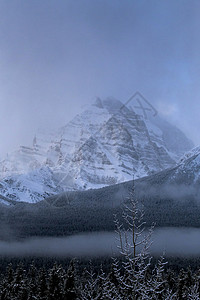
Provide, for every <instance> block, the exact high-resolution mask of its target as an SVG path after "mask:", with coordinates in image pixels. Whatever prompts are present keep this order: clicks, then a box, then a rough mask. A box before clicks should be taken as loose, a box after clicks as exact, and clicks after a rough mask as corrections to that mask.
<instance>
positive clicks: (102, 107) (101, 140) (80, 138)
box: [0, 98, 193, 202]
mask: <svg viewBox="0 0 200 300" xmlns="http://www.w3.org/2000/svg"><path fill="white" fill-rule="evenodd" d="M192 147H193V144H192V142H191V141H190V140H188V139H187V138H186V137H185V135H184V134H183V133H182V132H181V131H180V130H179V129H178V128H176V127H174V126H172V125H171V124H169V123H168V122H166V121H164V120H162V119H161V118H160V117H158V116H155V117H154V116H151V115H150V114H149V115H148V118H147V116H146V114H145V115H144V116H142V115H139V114H138V113H136V112H135V110H134V109H133V107H131V106H127V105H123V104H122V103H121V102H120V101H118V100H116V99H113V98H108V99H106V100H103V101H102V100H100V99H97V100H96V102H95V103H94V104H93V105H91V106H90V107H89V108H88V109H86V110H85V111H83V112H82V113H81V114H80V115H77V116H76V117H75V118H74V119H73V120H72V121H71V122H69V123H68V124H67V125H66V126H64V127H62V128H59V129H58V130H57V131H55V132H52V133H44V132H43V133H42V132H40V133H38V134H37V135H36V136H35V137H34V139H33V145H32V147H20V149H19V150H17V151H15V152H13V153H11V154H9V155H8V156H7V157H6V158H5V159H4V160H2V161H1V162H0V178H1V179H0V194H2V195H3V196H5V197H7V198H9V199H13V200H17V201H26V202H37V201H40V200H42V199H43V198H45V197H47V196H48V195H53V194H57V193H59V192H62V191H64V190H77V189H90V188H99V187H103V186H106V185H111V184H115V183H119V182H124V181H128V180H131V179H133V177H134V178H141V177H143V176H147V175H150V174H153V173H155V172H158V171H161V170H164V169H166V168H170V167H172V166H174V165H175V164H176V161H177V160H178V159H179V158H180V157H181V156H182V155H183V154H184V153H185V152H186V151H188V150H190V149H191V148H192Z"/></svg>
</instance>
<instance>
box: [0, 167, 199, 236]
mask: <svg viewBox="0 0 200 300" xmlns="http://www.w3.org/2000/svg"><path fill="white" fill-rule="evenodd" d="M167 172H168V171H165V172H161V173H160V174H159V176H157V177H156V176H155V175H154V176H152V177H147V178H144V179H142V180H138V181H135V194H134V197H136V198H137V199H138V200H139V202H140V203H142V204H143V206H144V211H145V222H146V226H147V227H148V226H151V225H152V223H155V226H157V227H159V226H163V227H165V226H174V227H175V226H183V227H184V226H186V227H200V218H199V215H200V201H199V200H198V199H199V193H198V190H197V189H196V188H195V187H191V186H183V185H180V184H177V185H175V184H174V185H167V184H164V183H163V182H164V179H166V176H167ZM132 188H133V182H132V181H130V182H126V183H123V184H118V185H114V186H110V187H105V188H102V189H97V190H88V191H82V192H81V191H79V192H67V193H64V194H62V195H58V196H55V197H50V198H47V199H46V200H44V201H41V202H39V203H36V204H28V203H22V202H21V203H16V204H15V205H10V206H6V205H1V209H0V237H1V239H4V240H12V239H21V238H22V239H23V238H28V237H33V236H37V237H40V236H67V235H72V234H75V233H79V232H93V231H113V230H115V225H114V215H115V214H116V215H117V216H118V218H119V220H120V221H122V220H121V216H122V208H123V203H124V201H126V200H127V198H128V197H129V193H130V191H131V190H132Z"/></svg>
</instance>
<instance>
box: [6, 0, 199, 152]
mask: <svg viewBox="0 0 200 300" xmlns="http://www.w3.org/2000/svg"><path fill="white" fill-rule="evenodd" d="M199 32H200V1H198V0H197V1H195V0H190V1H188V0H187V1H184V0H180V1H179V0H171V1H170V0H168V1H164V0H163V1H162V0H146V1H143V0H137V1H134V0H120V1H119V0H63V1H62V0H59V1H58V0H54V1H53V0H29V1H27V0H12V1H8V0H0V104H1V106H0V141H1V149H0V155H2V154H4V153H5V152H7V151H8V152H10V151H12V150H14V149H15V148H17V146H18V145H19V144H29V143H30V141H31V140H32V137H33V135H34V132H35V131H36V130H37V128H38V127H43V128H45V127H47V128H54V127H59V126H62V125H65V124H66V123H67V121H68V120H69V119H70V118H71V117H72V116H73V115H74V114H75V113H76V112H79V111H80V107H81V106H82V105H84V104H86V103H90V102H92V101H93V99H94V98H95V97H96V96H100V97H102V98H104V97H106V96H113V97H116V98H118V99H120V100H122V101H124V102H125V101H126V100H127V99H128V98H129V97H130V96H131V95H132V94H133V93H134V92H135V91H137V90H138V91H140V92H141V93H142V94H143V95H144V96H145V97H146V98H147V99H148V100H149V101H150V102H151V103H152V104H153V105H154V106H155V107H156V108H157V109H158V111H159V112H160V114H162V113H163V114H165V115H166V117H167V118H168V119H169V120H171V121H172V122H175V123H176V124H177V125H178V126H179V127H181V128H182V129H183V130H184V131H185V132H186V134H187V135H188V136H190V137H191V138H192V139H193V141H194V142H195V143H196V144H200V135H199V129H200V109H199V106H200V105H199V103H200V102H199V95H200V84H199V79H200V54H199V53H200V35H199Z"/></svg>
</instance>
